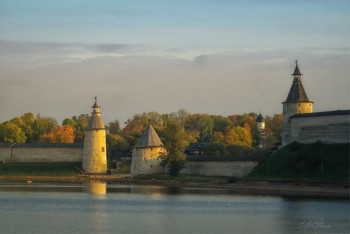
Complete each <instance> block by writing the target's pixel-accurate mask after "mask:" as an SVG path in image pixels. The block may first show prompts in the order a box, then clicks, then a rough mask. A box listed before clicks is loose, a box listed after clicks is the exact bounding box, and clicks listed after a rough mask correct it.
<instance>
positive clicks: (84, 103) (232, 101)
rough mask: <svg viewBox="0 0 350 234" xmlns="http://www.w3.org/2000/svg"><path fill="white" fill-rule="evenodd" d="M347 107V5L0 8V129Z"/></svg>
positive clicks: (18, 2)
mask: <svg viewBox="0 0 350 234" xmlns="http://www.w3.org/2000/svg"><path fill="white" fill-rule="evenodd" d="M295 60H298V64H299V68H300V70H301V72H302V73H303V77H302V82H303V85H304V88H305V90H306V93H307V95H308V97H309V100H310V101H313V102H314V111H327V110H338V109H350V97H349V93H350V79H349V78H350V0H344V1H342V0H329V1H328V0H322V1H318V0H293V1H292V0H284V1H279V0H249V1H246V0H241V1H239V0H217V1H216V0H215V1H214V0H210V1H209V0H176V1H175V0H147V1H146V0H125V1H122V0H100V1H97V0H96V1H89V0H74V1H72V0H60V1H56V0H42V1H41V0H35V1H27V0H0V122H2V121H6V120H10V119H11V118H14V117H16V116H20V115H22V114H23V113H26V112H32V113H34V114H38V113H40V115H41V116H45V117H54V118H56V119H57V121H58V123H59V124H61V122H62V121H63V119H64V118H68V117H71V116H73V115H79V114H83V113H90V112H91V111H92V109H91V106H92V105H93V103H94V97H95V96H97V98H98V101H99V103H100V105H101V106H102V108H101V115H102V119H103V121H104V122H105V124H107V123H108V122H110V121H114V120H116V119H118V120H119V121H120V122H121V123H124V122H125V121H126V120H127V119H129V118H132V116H133V115H134V114H137V113H143V112H149V111H157V112H159V113H160V114H163V113H171V112H176V111H178V110H179V109H185V110H187V111H188V112H190V113H192V114H195V113H202V114H215V115H223V116H228V115H233V114H243V113H250V112H257V113H258V112H259V110H261V112H262V114H263V115H273V114H279V113H281V112H282V104H281V102H283V101H285V99H286V98H287V95H288V91H289V88H290V86H291V84H292V76H291V75H290V74H291V73H292V72H293V70H294V67H295V63H294V62H295Z"/></svg>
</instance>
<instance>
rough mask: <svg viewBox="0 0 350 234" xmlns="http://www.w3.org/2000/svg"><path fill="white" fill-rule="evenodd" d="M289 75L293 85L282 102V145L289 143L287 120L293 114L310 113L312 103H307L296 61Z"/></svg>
mask: <svg viewBox="0 0 350 234" xmlns="http://www.w3.org/2000/svg"><path fill="white" fill-rule="evenodd" d="M291 75H292V76H293V84H292V87H291V88H290V91H289V94H288V97H287V100H286V101H285V102H283V121H282V145H286V144H288V143H290V124H289V118H290V117H291V116H293V115H295V114H304V113H312V103H313V102H310V101H309V99H308V97H307V95H306V92H305V90H304V87H303V85H302V83H301V76H302V75H303V74H301V72H300V70H299V67H298V61H295V69H294V72H293V74H291Z"/></svg>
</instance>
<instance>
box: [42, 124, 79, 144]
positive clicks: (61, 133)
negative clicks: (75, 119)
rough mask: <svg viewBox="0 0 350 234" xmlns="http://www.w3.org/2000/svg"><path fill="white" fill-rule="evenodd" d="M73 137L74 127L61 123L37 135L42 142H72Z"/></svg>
mask: <svg viewBox="0 0 350 234" xmlns="http://www.w3.org/2000/svg"><path fill="white" fill-rule="evenodd" d="M74 139H75V133H74V129H73V127H72V126H70V125H68V124H67V125H63V126H60V127H58V128H56V129H52V130H50V131H49V132H48V133H45V134H43V135H41V136H40V137H39V142H42V143H73V142H74Z"/></svg>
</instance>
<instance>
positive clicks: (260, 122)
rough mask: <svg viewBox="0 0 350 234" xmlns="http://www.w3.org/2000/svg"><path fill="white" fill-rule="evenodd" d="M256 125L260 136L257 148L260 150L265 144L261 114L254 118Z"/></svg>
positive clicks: (263, 120)
mask: <svg viewBox="0 0 350 234" xmlns="http://www.w3.org/2000/svg"><path fill="white" fill-rule="evenodd" d="M256 125H257V127H258V130H259V134H260V142H259V148H262V147H263V145H264V143H265V119H264V117H263V116H262V115H261V113H260V114H259V116H258V118H256Z"/></svg>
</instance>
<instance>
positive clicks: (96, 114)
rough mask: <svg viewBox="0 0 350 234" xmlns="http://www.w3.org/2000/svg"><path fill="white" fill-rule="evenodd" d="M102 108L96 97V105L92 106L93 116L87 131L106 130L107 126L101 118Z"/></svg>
mask: <svg viewBox="0 0 350 234" xmlns="http://www.w3.org/2000/svg"><path fill="white" fill-rule="evenodd" d="M100 107H101V106H100V105H99V104H98V102H97V98H96V97H95V104H94V105H93V106H92V108H93V111H92V113H91V114H92V115H91V117H90V120H89V123H88V125H87V127H86V130H99V129H105V126H104V124H103V122H102V118H101V113H100Z"/></svg>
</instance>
